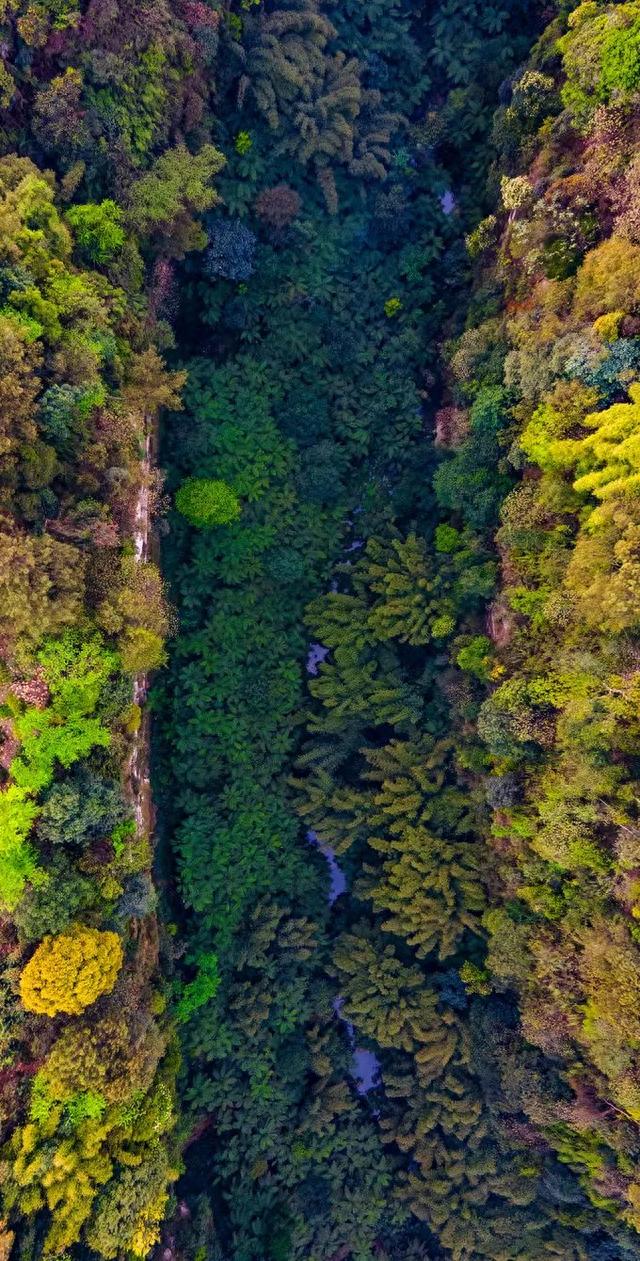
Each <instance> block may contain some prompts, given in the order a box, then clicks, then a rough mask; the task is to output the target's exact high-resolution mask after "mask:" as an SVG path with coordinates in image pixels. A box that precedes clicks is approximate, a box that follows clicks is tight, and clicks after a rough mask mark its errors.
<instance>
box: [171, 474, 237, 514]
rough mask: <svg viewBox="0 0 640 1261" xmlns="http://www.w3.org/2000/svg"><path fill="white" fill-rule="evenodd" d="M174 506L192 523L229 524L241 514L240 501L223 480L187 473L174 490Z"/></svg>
mask: <svg viewBox="0 0 640 1261" xmlns="http://www.w3.org/2000/svg"><path fill="white" fill-rule="evenodd" d="M176 508H177V509H178V512H181V513H182V515H183V517H186V518H187V521H190V522H191V524H192V525H196V526H210V525H228V524H229V522H231V521H236V520H237V518H238V517H239V516H240V501H239V499H238V496H237V495H236V493H235V491H233V490H232V489H231V487H230V486H227V484H226V482H221V481H218V480H217V479H216V478H211V477H190V478H189V479H188V481H186V482H184V484H183V485H182V486H181V487H180V489H179V491H178V492H177V494H176Z"/></svg>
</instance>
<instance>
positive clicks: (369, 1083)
mask: <svg viewBox="0 0 640 1261" xmlns="http://www.w3.org/2000/svg"><path fill="white" fill-rule="evenodd" d="M314 647H318V645H314ZM325 655H326V650H325ZM310 673H311V672H310ZM307 840H308V842H309V844H310V845H314V846H315V847H316V849H317V850H319V852H320V853H321V854H322V857H323V858H325V859H326V862H327V866H328V868H329V891H328V893H327V899H328V902H329V906H333V904H334V902H336V901H337V899H338V898H339V897H341V895H342V894H343V893H346V892H347V877H346V875H345V873H344V871H343V870H342V867H341V866H340V864H339V862H338V860H337V858H336V856H335V854H334V852H333V850H332V849H331V847H330V846H329V845H323V844H322V842H321V841H319V840H318V837H317V835H316V833H315V832H311V831H309V832H307ZM343 1006H344V998H342V997H341V996H340V995H337V996H336V998H334V1000H333V1010H334V1011H335V1013H336V1016H337V1017H338V1019H339V1020H341V1021H342V1023H343V1025H344V1027H345V1029H346V1032H347V1038H348V1040H349V1046H350V1047H351V1056H352V1069H351V1076H352V1077H353V1079H354V1081H355V1083H356V1090H357V1091H358V1094H359V1095H366V1094H368V1093H369V1091H370V1090H373V1089H374V1088H375V1087H376V1086H377V1085H378V1084H379V1081H380V1061H379V1060H378V1057H377V1056H376V1055H375V1054H374V1052H373V1051H368V1050H367V1048H366V1047H362V1046H358V1045H357V1040H356V1031H355V1028H354V1026H353V1025H352V1023H351V1021H350V1020H347V1018H346V1016H343V1014H342V1008H343Z"/></svg>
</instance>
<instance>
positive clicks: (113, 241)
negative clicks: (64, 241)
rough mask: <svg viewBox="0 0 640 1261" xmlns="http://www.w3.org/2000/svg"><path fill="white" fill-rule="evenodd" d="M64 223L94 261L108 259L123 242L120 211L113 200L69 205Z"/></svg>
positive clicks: (101, 261) (102, 261) (105, 261)
mask: <svg viewBox="0 0 640 1261" xmlns="http://www.w3.org/2000/svg"><path fill="white" fill-rule="evenodd" d="M67 222H68V223H69V224H70V226H71V228H72V229H73V232H74V234H75V238H76V243H77V245H78V246H79V247H80V249H81V250H82V252H83V254H86V256H87V258H89V259H91V261H92V262H93V263H108V262H110V261H111V259H112V258H113V256H114V254H117V252H118V250H119V249H121V248H122V246H123V245H124V241H125V233H124V229H123V228H122V226H121V223H122V211H121V210H119V208H118V207H117V206H116V203H115V202H114V201H111V200H107V201H101V202H100V204H99V205H97V204H96V203H94V202H87V203H86V204H85V205H82V206H72V207H71V209H70V210H69V211H68V212H67Z"/></svg>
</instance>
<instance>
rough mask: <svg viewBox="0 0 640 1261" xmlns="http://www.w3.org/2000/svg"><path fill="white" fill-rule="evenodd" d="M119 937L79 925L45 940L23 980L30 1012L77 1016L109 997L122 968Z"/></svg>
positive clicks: (26, 1003) (23, 994) (25, 969)
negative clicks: (93, 1004) (103, 996)
mask: <svg viewBox="0 0 640 1261" xmlns="http://www.w3.org/2000/svg"><path fill="white" fill-rule="evenodd" d="M122 957H123V951H122V943H121V941H120V938H119V936H118V934H117V933H112V932H101V931H100V930H99V929H97V928H85V927H83V926H82V925H77V926H76V927H74V928H72V929H71V930H70V931H69V932H67V933H61V934H60V936H58V937H50V936H47V937H44V938H43V940H42V941H41V942H40V945H39V946H38V949H37V950H36V952H35V954H34V955H33V956H32V957H31V959H30V960H29V962H28V963H27V965H26V967H25V968H24V970H23V972H22V976H21V977H20V997H21V999H22V1002H23V1004H24V1006H25V1007H26V1009H27V1011H35V1012H38V1013H40V1014H41V1015H45V1016H57V1015H58V1013H59V1012H65V1013H66V1014H67V1015H69V1016H78V1015H80V1012H82V1011H84V1009H85V1007H89V1006H90V1005H91V1003H94V1002H95V1000H96V999H97V998H99V997H100V995H101V994H110V993H111V990H112V989H113V987H114V985H115V983H116V980H117V978H118V973H119V971H120V968H121V967H122Z"/></svg>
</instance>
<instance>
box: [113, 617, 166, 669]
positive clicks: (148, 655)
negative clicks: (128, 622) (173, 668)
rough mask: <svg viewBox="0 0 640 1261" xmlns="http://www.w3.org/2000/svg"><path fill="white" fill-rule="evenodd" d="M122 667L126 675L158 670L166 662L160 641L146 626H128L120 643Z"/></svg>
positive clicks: (163, 648) (162, 644)
mask: <svg viewBox="0 0 640 1261" xmlns="http://www.w3.org/2000/svg"><path fill="white" fill-rule="evenodd" d="M120 656H121V659H122V667H123V669H124V670H126V671H127V673H128V674H144V673H145V671H147V670H158V669H159V668H160V666H163V665H164V664H165V662H166V660H167V654H166V652H165V647H164V643H163V641H162V639H161V638H160V636H159V635H157V634H156V632H155V631H152V630H149V629H148V628H147V627H146V626H129V627H127V630H126V631H125V633H124V635H123V637H122V639H121V641H120Z"/></svg>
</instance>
